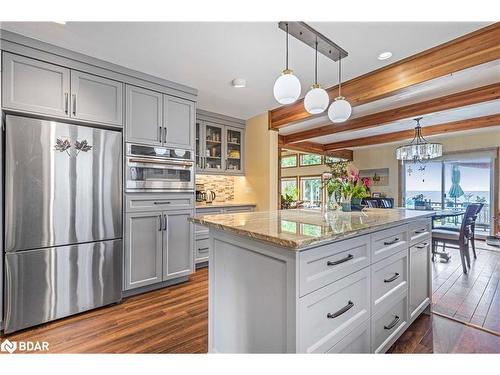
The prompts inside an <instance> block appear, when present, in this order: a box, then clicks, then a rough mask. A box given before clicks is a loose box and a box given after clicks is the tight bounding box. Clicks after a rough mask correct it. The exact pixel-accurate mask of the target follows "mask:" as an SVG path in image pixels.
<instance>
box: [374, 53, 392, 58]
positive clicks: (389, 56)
mask: <svg viewBox="0 0 500 375" xmlns="http://www.w3.org/2000/svg"><path fill="white" fill-rule="evenodd" d="M391 57H392V52H382V53H381V54H380V55H378V57H377V59H379V60H387V59H390V58H391Z"/></svg>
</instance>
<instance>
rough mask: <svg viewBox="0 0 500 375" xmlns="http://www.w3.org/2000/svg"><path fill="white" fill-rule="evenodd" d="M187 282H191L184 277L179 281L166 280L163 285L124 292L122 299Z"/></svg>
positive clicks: (179, 278)
mask: <svg viewBox="0 0 500 375" xmlns="http://www.w3.org/2000/svg"><path fill="white" fill-rule="evenodd" d="M186 281H189V276H182V277H178V278H177V279H172V280H166V281H162V282H161V283H156V284H152V285H147V286H143V287H140V288H136V289H130V290H124V291H123V292H122V297H123V298H127V297H131V296H135V295H137V294H142V293H146V292H151V291H153V290H157V289H161V288H165V287H167V286H172V285H176V284H180V283H185V282H186Z"/></svg>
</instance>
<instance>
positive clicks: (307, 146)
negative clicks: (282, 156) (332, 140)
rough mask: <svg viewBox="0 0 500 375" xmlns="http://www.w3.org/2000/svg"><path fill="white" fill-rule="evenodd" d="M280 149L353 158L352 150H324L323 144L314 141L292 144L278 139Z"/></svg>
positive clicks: (346, 158)
mask: <svg viewBox="0 0 500 375" xmlns="http://www.w3.org/2000/svg"><path fill="white" fill-rule="evenodd" d="M278 146H279V148H280V149H286V150H293V151H299V152H307V153H313V154H319V155H327V156H332V157H335V158H340V159H345V160H349V161H351V160H352V158H353V152H352V150H332V151H326V150H325V148H324V145H322V144H319V143H314V142H298V143H292V144H285V143H283V142H280V141H279V140H278Z"/></svg>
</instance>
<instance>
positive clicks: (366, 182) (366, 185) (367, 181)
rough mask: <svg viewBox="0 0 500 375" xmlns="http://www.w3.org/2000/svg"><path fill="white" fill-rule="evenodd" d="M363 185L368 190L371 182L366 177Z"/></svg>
mask: <svg viewBox="0 0 500 375" xmlns="http://www.w3.org/2000/svg"><path fill="white" fill-rule="evenodd" d="M363 185H365V187H367V188H369V187H371V186H372V180H370V179H369V178H368V177H365V178H363Z"/></svg>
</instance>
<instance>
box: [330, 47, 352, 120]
mask: <svg viewBox="0 0 500 375" xmlns="http://www.w3.org/2000/svg"><path fill="white" fill-rule="evenodd" d="M341 86H342V56H341V55H339V96H337V97H336V98H335V99H334V100H333V102H332V104H331V105H330V108H328V118H329V119H330V120H331V121H332V122H335V123H337V122H344V121H346V120H347V119H348V118H349V117H351V113H352V107H351V104H350V103H349V102H348V101H347V100H345V98H344V97H343V96H342V95H341V91H340V90H341Z"/></svg>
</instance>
